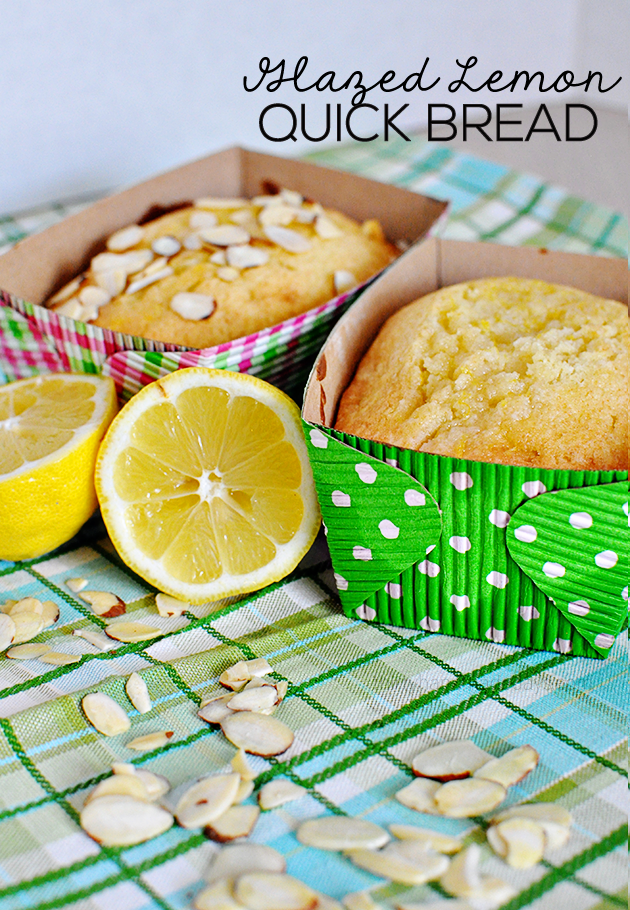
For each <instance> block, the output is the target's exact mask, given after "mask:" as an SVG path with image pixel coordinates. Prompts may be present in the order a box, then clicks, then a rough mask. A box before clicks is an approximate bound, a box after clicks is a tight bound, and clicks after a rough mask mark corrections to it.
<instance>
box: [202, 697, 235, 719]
mask: <svg viewBox="0 0 630 910" xmlns="http://www.w3.org/2000/svg"><path fill="white" fill-rule="evenodd" d="M232 698H233V696H232V694H229V695H221V696H219V697H218V698H213V699H212V701H209V702H207V703H206V704H205V705H204V706H203V707H202V708H200V709H199V711H198V712H197V716H198V717H200V718H201V719H202V720H205V722H206V723H207V724H220V723H221V721H222V720H225V718H226V717H229V716H230V714H233V713H234V712H233V711H232V709H231V708H228V706H227V703H228V702H229V701H230V699H232Z"/></svg>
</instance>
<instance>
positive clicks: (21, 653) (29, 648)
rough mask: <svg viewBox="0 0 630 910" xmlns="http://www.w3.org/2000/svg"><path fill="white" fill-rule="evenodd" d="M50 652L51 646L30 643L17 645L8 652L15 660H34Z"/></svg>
mask: <svg viewBox="0 0 630 910" xmlns="http://www.w3.org/2000/svg"><path fill="white" fill-rule="evenodd" d="M1 625H2V620H0V626H1ZM1 650H2V645H1V643H0V651H1ZM50 650H51V648H50V645H46V644H41V645H40V644H34V643H28V644H25V645H16V646H15V647H14V648H9V650H8V651H7V657H11V658H13V660H34V659H35V658H37V657H41V656H42V655H43V654H46V652H47V651H50Z"/></svg>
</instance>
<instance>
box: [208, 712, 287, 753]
mask: <svg viewBox="0 0 630 910" xmlns="http://www.w3.org/2000/svg"><path fill="white" fill-rule="evenodd" d="M221 729H222V730H223V733H224V735H225V736H226V737H227V738H228V739H229V741H230V742H231V743H233V744H234V745H235V746H236V747H237V748H238V749H244V750H245V752H250V753H251V754H252V755H261V756H262V757H263V758H269V757H270V756H272V755H280V754H281V753H282V752H286V750H287V749H288V748H289V746H290V745H291V743H292V742H293V732H292V731H291V730H290V729H289V728H288V727H287V726H286V724H283V723H282V722H281V721H279V720H277V719H276V718H275V717H265V715H263V714H254V713H253V712H252V711H237V712H235V713H234V714H230V716H229V717H226V718H224V719H223V720H222V721H221Z"/></svg>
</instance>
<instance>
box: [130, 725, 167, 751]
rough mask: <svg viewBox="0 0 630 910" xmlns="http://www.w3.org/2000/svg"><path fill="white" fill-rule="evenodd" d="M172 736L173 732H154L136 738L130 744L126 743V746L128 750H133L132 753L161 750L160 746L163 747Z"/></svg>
mask: <svg viewBox="0 0 630 910" xmlns="http://www.w3.org/2000/svg"><path fill="white" fill-rule="evenodd" d="M173 735H174V733H173V730H156V731H155V733H147V734H145V735H144V736H136V738H135V739H132V740H131V742H128V743H126V746H127V748H128V749H133V750H134V752H151V751H152V750H153V749H161V748H162V746H165V745H166V744H167V742H168V741H169V739H172V738H173Z"/></svg>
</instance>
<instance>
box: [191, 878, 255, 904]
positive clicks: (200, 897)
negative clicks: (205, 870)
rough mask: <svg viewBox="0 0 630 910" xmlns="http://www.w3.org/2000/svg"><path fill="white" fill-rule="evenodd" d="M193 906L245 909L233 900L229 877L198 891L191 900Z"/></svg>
mask: <svg viewBox="0 0 630 910" xmlns="http://www.w3.org/2000/svg"><path fill="white" fill-rule="evenodd" d="M193 907H194V908H195V910H247V908H246V907H243V905H242V904H237V903H236V901H235V900H234V896H233V893H232V884H231V882H230V880H229V879H220V880H219V881H216V882H214V884H212V885H208V887H207V888H204V889H203V890H202V891H200V892H199V894H197V895H196V896H195V898H194V900H193Z"/></svg>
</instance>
